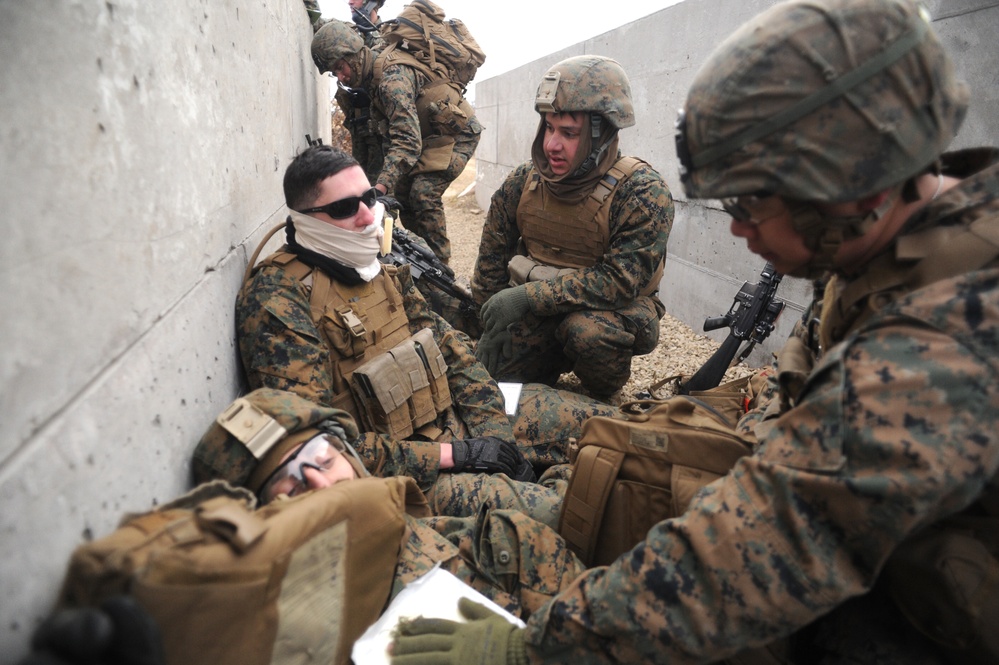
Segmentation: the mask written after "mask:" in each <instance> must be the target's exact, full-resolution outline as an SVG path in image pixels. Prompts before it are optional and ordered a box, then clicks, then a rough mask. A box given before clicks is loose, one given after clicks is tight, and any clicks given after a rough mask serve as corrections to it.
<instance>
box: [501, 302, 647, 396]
mask: <svg viewBox="0 0 999 665" xmlns="http://www.w3.org/2000/svg"><path fill="white" fill-rule="evenodd" d="M665 311H666V310H665V308H664V307H663V305H662V303H661V302H659V299H658V298H654V297H640V298H638V299H637V300H635V302H633V303H632V304H630V305H628V306H626V307H622V308H621V309H618V310H614V311H600V310H582V311H578V312H572V313H570V314H566V315H564V316H550V317H538V316H534V315H531V314H528V315H527V316H525V317H524V318H523V319H522V320H521V321H518V322H517V323H514V324H512V325H511V326H510V327H509V331H510V333H511V335H512V337H513V339H512V350H513V353H512V355H511V356H510V358H509V359H508V360H507V359H505V360H504V364H503V365H502V367H500V369H499V370H497V372H496V374H495V376H494V378H495V379H496V380H497V381H531V382H538V383H545V384H548V385H554V384H555V382H557V381H558V379H559V376H560V375H561V374H562V373H564V372H568V371H572V372H574V373H575V374H576V376H577V377H579V380H580V381H581V382H582V384H583V387H584V388H585V389H586V390H587V391H588V392H589V393H591V394H593V395H600V396H606V395H611V394H613V393H614V392H615V391H617V390H620V389H621V387H622V386H624V384H625V383H627V382H628V379H629V378H630V377H631V359H632V358H633V357H634V356H640V355H645V354H646V353H650V352H651V351H652V350H653V349H655V348H656V344H658V343H659V320H660V319H661V318H662V315H663V313H665Z"/></svg>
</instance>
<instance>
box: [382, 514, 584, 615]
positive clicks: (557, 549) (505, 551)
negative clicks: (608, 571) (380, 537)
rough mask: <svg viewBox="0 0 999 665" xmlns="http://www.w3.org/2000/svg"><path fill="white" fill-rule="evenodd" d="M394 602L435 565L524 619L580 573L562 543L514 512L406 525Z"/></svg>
mask: <svg viewBox="0 0 999 665" xmlns="http://www.w3.org/2000/svg"><path fill="white" fill-rule="evenodd" d="M408 523H409V526H410V527H411V531H410V535H409V538H408V539H407V540H406V541H405V542H404V543H403V547H402V551H401V552H400V554H399V563H398V565H397V567H396V570H395V581H394V583H393V587H392V597H395V596H396V595H397V594H398V593H399V592H400V591H402V590H403V589H404V588H405V586H406V585H407V584H408V583H410V582H412V581H414V580H415V579H417V578H418V577H420V576H421V575H424V574H425V573H428V572H430V570H431V569H433V567H434V566H435V565H437V564H438V563H439V564H440V567H441V568H443V569H444V570H447V571H448V572H450V573H452V574H453V575H455V576H456V577H457V578H458V579H460V580H462V581H463V582H465V583H466V584H468V585H469V586H471V587H472V588H473V589H475V590H477V591H479V592H480V593H482V594H483V595H484V596H486V597H487V598H489V599H490V600H492V601H493V602H495V603H496V604H498V605H499V606H500V607H502V608H504V609H506V610H508V611H509V612H511V613H512V614H514V615H515V616H519V617H521V618H523V619H526V618H528V617H529V616H530V615H531V614H532V613H534V612H535V611H537V610H538V609H539V608H540V607H542V606H543V605H544V603H545V602H547V601H548V600H550V599H551V598H552V596H554V595H555V594H557V593H559V592H560V591H561V590H563V589H566V588H568V586H569V583H570V582H571V581H572V580H573V579H575V578H576V577H577V576H578V575H579V574H580V573H582V572H583V570H584V566H583V564H582V563H581V562H580V561H579V559H578V558H576V555H574V554H573V553H572V552H570V551H569V550H568V548H567V547H566V546H565V541H564V540H562V538H561V537H560V536H559V535H558V533H557V532H555V531H554V530H553V529H551V528H549V527H548V526H546V525H544V524H540V523H538V522H536V521H534V520H532V519H530V518H529V517H527V516H526V515H524V514H523V513H520V512H518V511H515V510H489V509H486V508H483V509H482V510H481V511H480V512H479V513H478V514H477V515H476V516H475V517H463V518H454V517H432V518H429V519H419V520H417V519H412V518H409V520H408Z"/></svg>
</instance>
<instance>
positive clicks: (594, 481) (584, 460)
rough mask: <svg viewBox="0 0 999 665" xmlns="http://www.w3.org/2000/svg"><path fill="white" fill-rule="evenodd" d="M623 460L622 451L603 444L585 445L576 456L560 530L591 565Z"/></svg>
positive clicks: (577, 553)
mask: <svg viewBox="0 0 999 665" xmlns="http://www.w3.org/2000/svg"><path fill="white" fill-rule="evenodd" d="M623 462H624V453H623V452H622V451H620V450H612V449H610V448H604V447H602V446H584V447H583V448H581V449H580V450H579V454H578V456H577V457H576V463H575V465H574V467H573V471H572V477H571V478H570V479H569V486H568V487H567V488H566V491H565V500H564V501H563V503H562V514H561V515H560V516H559V529H558V530H559V533H560V534H561V535H562V537H563V538H565V541H566V544H567V545H568V546H569V549H570V550H572V551H573V552H574V553H575V554H576V555H577V556H578V557H579V558H580V559H581V560H582V561H583V562H584V563H586V564H587V565H589V562H590V561H591V560H592V558H593V553H594V551H595V550H596V547H597V538H598V537H599V535H600V523H601V521H602V520H603V516H604V512H605V507H606V505H607V499H608V498H610V493H611V489H612V488H613V487H614V481H615V480H616V479H617V477H618V473H619V472H620V470H621V464H622V463H623ZM573 486H576V487H577V491H573ZM578 488H583V491H578Z"/></svg>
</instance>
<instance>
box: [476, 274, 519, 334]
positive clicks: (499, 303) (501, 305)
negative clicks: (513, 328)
mask: <svg viewBox="0 0 999 665" xmlns="http://www.w3.org/2000/svg"><path fill="white" fill-rule="evenodd" d="M529 308H530V302H529V301H528V299H527V286H526V285H525V284H521V285H519V286H511V287H510V288H509V289H503V290H502V291H500V292H499V293H494V294H493V295H492V297H491V298H489V300H487V301H485V302H484V303H482V309H481V310H480V311H479V318H480V319H482V329H483V330H485V331H486V332H490V333H496V332H499V331H501V330H506V329H507V327H508V326H509V325H510V324H511V323H516V322H517V321H519V320H520V319H522V318H523V317H524V315H525V314H527V310H528V309H529Z"/></svg>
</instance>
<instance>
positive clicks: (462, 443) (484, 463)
mask: <svg viewBox="0 0 999 665" xmlns="http://www.w3.org/2000/svg"><path fill="white" fill-rule="evenodd" d="M451 455H452V456H453V458H454V467H452V468H451V469H450V470H451V471H452V472H454V473H461V472H466V473H505V474H506V475H508V476H510V478H513V479H514V480H526V481H528V482H533V481H534V480H535V477H534V469H533V468H532V467H531V464H530V463H529V462H528V461H527V459H525V458H524V455H523V453H521V452H520V450H518V449H517V445H516V444H515V443H510V442H508V441H504V440H503V439H501V438H499V437H496V436H483V437H478V438H474V439H457V440H455V441H452V442H451Z"/></svg>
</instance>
